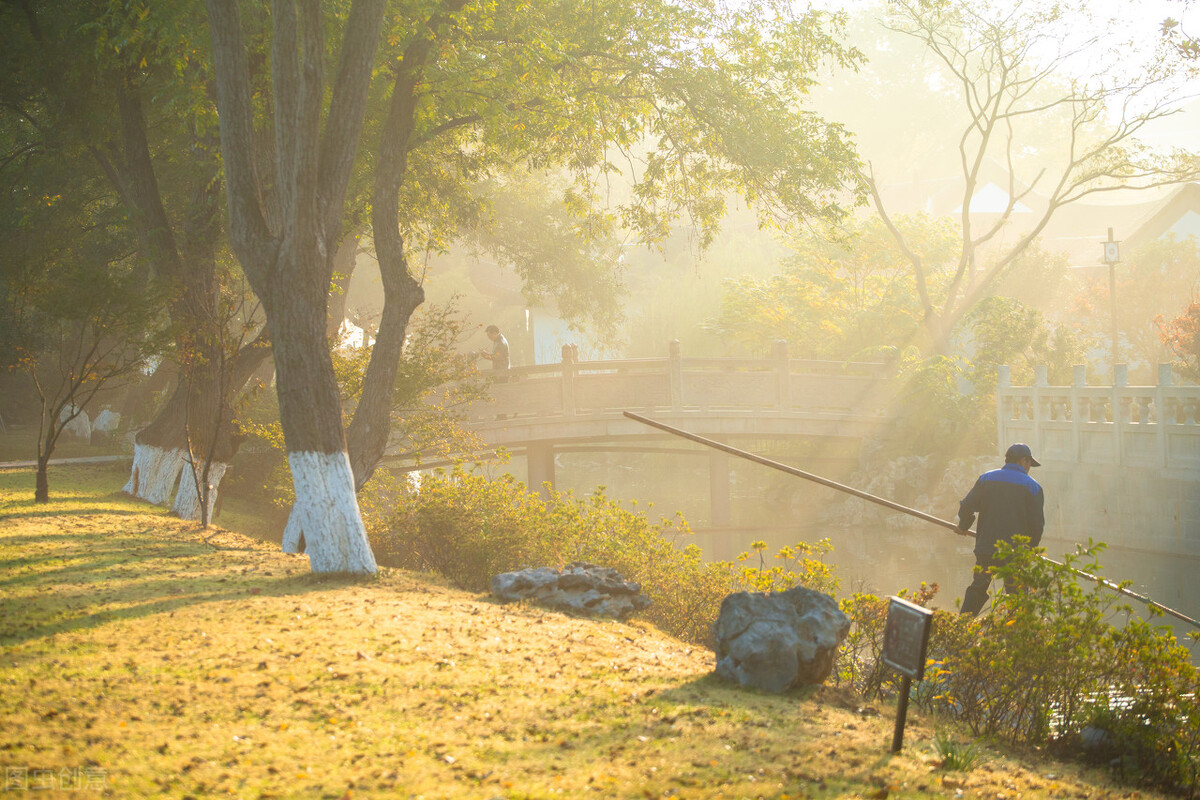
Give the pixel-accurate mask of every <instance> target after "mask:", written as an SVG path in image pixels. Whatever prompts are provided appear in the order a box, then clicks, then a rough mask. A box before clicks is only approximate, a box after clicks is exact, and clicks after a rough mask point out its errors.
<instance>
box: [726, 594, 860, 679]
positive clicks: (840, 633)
mask: <svg viewBox="0 0 1200 800" xmlns="http://www.w3.org/2000/svg"><path fill="white" fill-rule="evenodd" d="M713 632H714V634H715V636H716V640H717V644H716V651H717V675H718V676H719V677H721V678H723V679H725V680H727V681H731V682H736V683H738V684H741V685H742V686H753V687H755V688H758V689H764V690H766V691H768V692H775V693H780V692H786V691H787V690H788V689H791V688H793V687H795V686H801V685H804V684H812V683H821V682H822V681H824V680H825V679H826V678H827V677H829V673H830V671H831V670H832V669H833V658H834V655H835V654H836V653H837V648H838V645H840V644H841V643H842V641H843V640H844V639H845V638H846V634H847V633H849V632H850V618H849V617H848V616H846V615H845V614H843V613H842V611H841V610H840V609H839V608H838V606H837V602H836V601H835V600H834V599H833V598H832V597H830V596H829V595H827V594H822V593H821V592H816V591H813V590H812V589H808V588H806V587H804V586H797V587H795V588H792V589H788V590H787V591H785V592H767V593H762V592H737V593H735V594H731V595H729V596H728V597H726V598H725V600H724V601H722V603H721V611H720V613H719V614H718V615H717V622H716V625H715V626H714V631H713Z"/></svg>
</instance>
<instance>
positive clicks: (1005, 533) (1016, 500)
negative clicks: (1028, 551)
mask: <svg viewBox="0 0 1200 800" xmlns="http://www.w3.org/2000/svg"><path fill="white" fill-rule="evenodd" d="M976 514H978V515H979V529H978V530H977V531H976V532H975V555H976V556H981V557H983V558H990V557H991V555H992V551H993V550H994V549H995V547H996V542H998V541H1000V540H1001V539H1004V540H1006V541H1010V542H1011V541H1012V537H1014V536H1028V537H1029V546H1030V547H1035V546H1036V545H1037V544H1038V543H1039V542H1041V541H1042V529H1043V528H1044V527H1045V526H1046V517H1045V495H1044V494H1043V493H1042V487H1041V486H1040V485H1039V484H1038V482H1037V481H1035V480H1034V479H1033V478H1031V477H1029V473H1028V471H1027V470H1026V469H1025V468H1024V467H1022V466H1021V465H1020V464H1005V465H1004V466H1003V467H1001V468H1000V469H994V470H992V471H991V472H985V473H983V474H982V475H980V476H979V479H978V480H977V481H975V485H974V486H973V487H972V488H971V491H970V492H968V493H967V496H966V497H964V498H963V499H962V502H961V503H959V505H958V526H959V527H960V528H962V529H963V530H966V529H968V528H970V527H971V524H972V523H974V522H975V515H976Z"/></svg>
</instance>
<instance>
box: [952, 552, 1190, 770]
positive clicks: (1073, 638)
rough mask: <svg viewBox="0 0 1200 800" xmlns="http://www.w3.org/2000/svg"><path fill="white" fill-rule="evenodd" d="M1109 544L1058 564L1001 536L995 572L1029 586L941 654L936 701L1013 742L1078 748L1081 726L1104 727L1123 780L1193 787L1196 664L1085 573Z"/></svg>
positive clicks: (996, 603) (1095, 567) (980, 731)
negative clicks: (999, 563)
mask: <svg viewBox="0 0 1200 800" xmlns="http://www.w3.org/2000/svg"><path fill="white" fill-rule="evenodd" d="M1103 550H1104V545H1103V544H1097V543H1093V542H1089V543H1088V545H1087V546H1086V547H1079V548H1078V549H1077V552H1076V553H1074V554H1070V555H1068V556H1066V557H1065V558H1064V560H1063V563H1061V564H1057V563H1054V562H1052V561H1050V560H1048V559H1045V558H1042V557H1041V552H1040V551H1036V550H1031V549H1029V548H1028V547H1026V546H1025V545H1024V544H1023V543H1021V542H1020V540H1019V539H1018V544H1017V546H1015V547H1008V546H1007V545H1003V544H1002V545H1001V546H1000V548H999V554H1000V556H1001V558H1007V559H1008V563H1007V565H1006V566H1005V567H1003V568H1001V569H999V570H997V576H998V577H1001V578H1004V579H1006V580H1009V581H1016V582H1017V583H1018V584H1019V585H1020V586H1021V587H1022V588H1021V590H1020V591H1016V592H1013V593H1004V594H1000V595H998V596H997V597H996V598H995V599H994V600H993V610H992V613H991V615H990V616H988V617H987V618H985V619H983V620H982V621H981V622H979V623H978V624H977V628H976V632H975V634H974V635H973V636H972V635H967V636H966V638H964V639H963V640H962V641H960V642H959V643H958V644H957V647H956V649H955V648H950V649H949V650H948V651H947V652H946V653H945V656H944V658H943V659H942V661H941V663H940V664H939V666H938V671H937V674H936V677H937V679H938V681H939V683H940V684H941V686H942V690H941V692H940V693H939V694H938V695H937V696H936V698H934V702H933V703H932V707H934V708H938V707H939V706H940V710H943V711H946V712H949V713H952V714H954V715H955V716H957V717H958V718H959V719H961V720H962V721H964V722H965V723H966V724H967V725H968V726H969V727H970V729H971V730H972V732H973V733H975V734H976V735H982V736H994V737H996V738H998V739H1002V740H1006V741H1009V742H1012V743H1022V744H1038V745H1040V744H1048V745H1052V746H1054V747H1056V748H1058V749H1074V748H1076V747H1078V746H1079V744H1080V742H1081V741H1082V734H1083V731H1084V729H1085V728H1089V727H1090V728H1093V729H1099V730H1102V731H1103V732H1104V734H1103V740H1104V742H1106V745H1105V749H1107V750H1109V751H1111V753H1112V754H1114V755H1116V756H1117V757H1118V759H1119V760H1118V763H1120V765H1121V769H1122V771H1123V772H1124V773H1125V775H1126V778H1129V779H1135V780H1139V781H1141V782H1144V783H1148V784H1153V785H1156V786H1161V787H1166V788H1178V787H1193V786H1195V785H1196V776H1197V765H1198V764H1200V708H1198V706H1197V700H1196V689H1197V687H1198V673H1197V670H1196V668H1195V667H1194V666H1193V665H1192V664H1191V663H1190V661H1189V658H1188V652H1187V650H1186V649H1184V648H1183V647H1181V646H1180V645H1179V644H1178V642H1176V640H1175V636H1174V634H1173V632H1172V631H1171V630H1170V629H1169V628H1168V627H1166V626H1157V625H1153V624H1151V623H1149V622H1147V621H1145V620H1143V619H1140V618H1137V617H1134V616H1132V609H1131V608H1130V607H1129V606H1128V604H1126V603H1125V602H1124V601H1123V600H1122V599H1121V596H1120V595H1118V594H1116V593H1114V592H1112V591H1111V590H1109V589H1107V588H1104V587H1102V586H1100V585H1099V584H1097V583H1094V582H1091V581H1088V580H1086V579H1084V578H1082V577H1081V576H1080V575H1079V574H1078V572H1079V571H1083V572H1086V573H1090V574H1092V575H1096V574H1097V573H1098V571H1099V564H1098V562H1097V556H1098V555H1099V554H1100V553H1101V552H1103ZM1155 613H1156V612H1155ZM1114 619H1115V620H1116V621H1122V619H1123V620H1124V622H1125V624H1124V625H1120V626H1118V625H1114V624H1112V620H1114Z"/></svg>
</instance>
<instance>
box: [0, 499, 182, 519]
mask: <svg viewBox="0 0 1200 800" xmlns="http://www.w3.org/2000/svg"><path fill="white" fill-rule="evenodd" d="M123 500H128V502H129V506H128V507H122V506H121V505H118V503H121V502H122V501H123ZM95 502H96V496H95V495H73V496H69V497H68V496H63V497H51V498H50V502H49V503H44V504H36V503H32V502H31V503H29V504H24V503H12V504H9V505H6V506H0V517H2V518H4V519H37V518H39V517H63V516H71V517H76V516H80V517H82V516H87V515H88V514H117V515H120V516H131V515H134V514H143V515H145V514H154V513H155V512H156V511H157V512H161V513H162V515H163V516H166V513H167V511H166V509H164V508H159V507H158V506H154V505H149V504H146V505H144V506H142V505H135V504H134V503H135V502H136V501H134V500H132V498H122V499H120V500H118V499H114V500H113V501H112V502H113V505H110V506H97V505H71V506H70V508H69V509H67V508H64V507H63V506H62V505H60V504H67V503H95Z"/></svg>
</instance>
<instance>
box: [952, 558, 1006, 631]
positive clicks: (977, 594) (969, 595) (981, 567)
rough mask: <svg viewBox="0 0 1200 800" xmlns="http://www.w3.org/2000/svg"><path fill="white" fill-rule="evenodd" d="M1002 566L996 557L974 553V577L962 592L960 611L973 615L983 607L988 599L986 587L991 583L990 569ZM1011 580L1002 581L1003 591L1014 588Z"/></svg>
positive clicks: (1001, 562) (1002, 563)
mask: <svg viewBox="0 0 1200 800" xmlns="http://www.w3.org/2000/svg"><path fill="white" fill-rule="evenodd" d="M1002 566H1004V562H1003V561H1001V560H1000V559H997V558H992V557H988V556H981V555H979V554H978V553H976V554H975V577H974V579H972V581H971V585H970V586H968V587H967V591H966V592H964V593H963V603H962V613H963V614H970V615H971V616H975V615H976V614H978V613H979V612H980V610H982V609H983V604H984V603H986V602H987V600H988V597H989V595H988V587H989V586H991V585H992V570H994V569H996V568H997V567H1002ZM1011 584H1012V582H1010V581H1005V582H1004V591H1005V592H1012V591H1014V590H1015V589H1016V587H1015V586H1013V585H1011Z"/></svg>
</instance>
